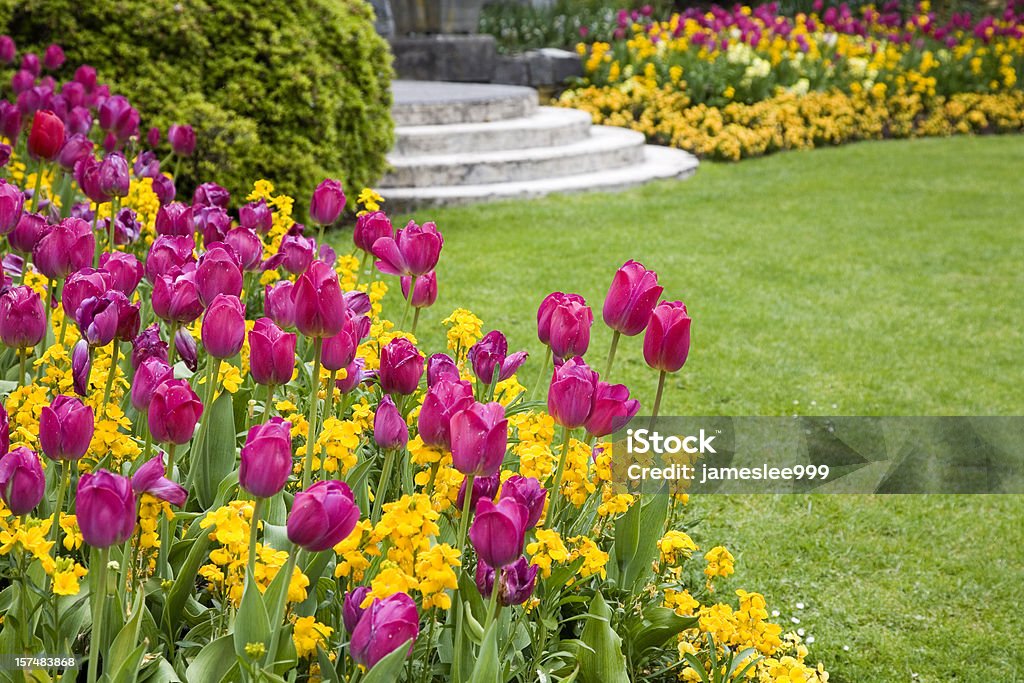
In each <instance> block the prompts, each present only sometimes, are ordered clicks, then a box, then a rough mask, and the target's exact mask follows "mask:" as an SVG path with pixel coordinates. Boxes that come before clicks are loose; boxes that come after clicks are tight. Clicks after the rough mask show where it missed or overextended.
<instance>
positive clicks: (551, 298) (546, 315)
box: [537, 292, 586, 345]
mask: <svg viewBox="0 0 1024 683" xmlns="http://www.w3.org/2000/svg"><path fill="white" fill-rule="evenodd" d="M569 301H574V302H576V303H579V304H581V305H584V306H585V305H586V302H585V301H584V300H583V297H581V296H580V295H579V294H566V293H564V292H552V293H551V294H548V295H547V296H546V297H544V301H542V302H540V307H538V308H537V338H538V339H540V342H541V343H542V344H545V345H550V343H551V314H552V313H554V312H555V309H556V308H558V306H559V305H560V304H562V303H565V302H569Z"/></svg>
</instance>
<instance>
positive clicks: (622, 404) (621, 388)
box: [584, 382, 640, 437]
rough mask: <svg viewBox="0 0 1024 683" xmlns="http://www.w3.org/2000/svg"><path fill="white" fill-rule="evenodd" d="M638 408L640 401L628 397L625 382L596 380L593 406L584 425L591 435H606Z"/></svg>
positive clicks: (625, 420) (622, 424)
mask: <svg viewBox="0 0 1024 683" xmlns="http://www.w3.org/2000/svg"><path fill="white" fill-rule="evenodd" d="M639 410H640V401H638V400H636V399H635V398H634V399H631V398H629V389H627V388H626V385H625V384H608V383H607V382H598V383H597V388H596V390H595V392H594V407H593V409H592V410H591V411H590V417H588V418H587V422H586V424H585V425H584V427H586V429H587V433H588V434H590V435H591V436H597V437H601V436H607V435H609V434H614V433H615V432H617V431H619V430H620V429H622V428H623V427H625V426H626V424H628V423H629V421H630V420H632V419H633V416H634V415H636V414H637V412H639Z"/></svg>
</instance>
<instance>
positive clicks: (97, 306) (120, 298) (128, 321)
mask: <svg viewBox="0 0 1024 683" xmlns="http://www.w3.org/2000/svg"><path fill="white" fill-rule="evenodd" d="M75 322H76V323H78V327H79V329H80V330H81V331H82V337H84V338H85V339H86V341H88V342H89V345H90V346H93V347H98V346H106V345H107V344H109V343H110V342H112V341H113V340H114V339H119V340H121V341H131V340H132V339H133V338H134V337H135V335H137V334H138V333H139V304H132V303H131V302H129V301H128V297H126V296H125V295H124V294H123V293H121V292H119V291H118V290H116V289H111V290H107V291H106V292H104V293H103V294H101V295H99V296H98V297H90V298H88V299H86V300H85V301H83V302H82V303H81V305H80V306H79V307H78V310H77V311H75Z"/></svg>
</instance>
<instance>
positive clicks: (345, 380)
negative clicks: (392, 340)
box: [335, 358, 371, 394]
mask: <svg viewBox="0 0 1024 683" xmlns="http://www.w3.org/2000/svg"><path fill="white" fill-rule="evenodd" d="M365 368H366V360H365V359H363V358H356V359H355V360H354V361H352V362H351V363H349V364H348V365H347V366H346V367H345V376H344V377H342V378H341V379H338V380H335V385H336V386H337V387H338V391H340V392H341V393H343V394H347V393H349V392H350V391H352V390H353V389H355V388H356V387H357V386H359V385H360V384H362V383H363V382H365V381H366V380H368V379H369V378H370V377H371V373H369V372H367V371H366V369H365Z"/></svg>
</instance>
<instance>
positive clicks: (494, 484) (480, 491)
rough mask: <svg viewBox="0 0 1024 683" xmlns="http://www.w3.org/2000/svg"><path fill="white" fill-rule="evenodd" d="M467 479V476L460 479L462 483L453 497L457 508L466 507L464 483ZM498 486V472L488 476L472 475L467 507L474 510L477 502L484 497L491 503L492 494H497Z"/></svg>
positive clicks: (492, 500) (499, 477)
mask: <svg viewBox="0 0 1024 683" xmlns="http://www.w3.org/2000/svg"><path fill="white" fill-rule="evenodd" d="M468 481H469V478H468V477H467V478H466V479H463V480H462V484H461V485H460V486H459V495H458V496H457V497H456V498H455V505H456V507H457V508H458V509H459V510H465V509H466V507H465V505H466V483H467V482H468ZM500 487H501V475H500V474H492V475H491V476H489V477H474V478H473V495H472V497H471V499H470V501H469V509H470V510H474V511H475V510H476V506H477V503H479V502H480V501H481V500H484V499H486V500H489V501H491V502H492V503H493V502H494V496H496V495H498V489H499V488H500Z"/></svg>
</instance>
